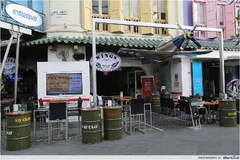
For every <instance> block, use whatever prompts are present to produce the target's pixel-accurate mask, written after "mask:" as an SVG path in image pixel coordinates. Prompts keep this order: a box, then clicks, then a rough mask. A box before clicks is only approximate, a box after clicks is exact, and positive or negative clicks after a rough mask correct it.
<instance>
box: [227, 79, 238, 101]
mask: <svg viewBox="0 0 240 160" xmlns="http://www.w3.org/2000/svg"><path fill="white" fill-rule="evenodd" d="M227 91H228V92H229V93H230V97H236V96H237V82H236V81H234V82H232V85H230V86H229V87H228V90H227Z"/></svg>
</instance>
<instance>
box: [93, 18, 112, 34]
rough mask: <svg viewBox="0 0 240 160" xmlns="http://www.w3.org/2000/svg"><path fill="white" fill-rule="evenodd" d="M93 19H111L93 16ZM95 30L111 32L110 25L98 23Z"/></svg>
mask: <svg viewBox="0 0 240 160" xmlns="http://www.w3.org/2000/svg"><path fill="white" fill-rule="evenodd" d="M92 18H101V19H110V18H109V16H108V15H99V14H93V16H92ZM95 29H96V31H97V32H109V24H106V23H96V26H95Z"/></svg>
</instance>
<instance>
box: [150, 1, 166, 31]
mask: <svg viewBox="0 0 240 160" xmlns="http://www.w3.org/2000/svg"><path fill="white" fill-rule="evenodd" d="M166 8H167V2H166V0H153V20H154V22H155V23H161V24H166V23H167V9H166ZM154 34H160V35H166V34H167V29H166V28H154Z"/></svg>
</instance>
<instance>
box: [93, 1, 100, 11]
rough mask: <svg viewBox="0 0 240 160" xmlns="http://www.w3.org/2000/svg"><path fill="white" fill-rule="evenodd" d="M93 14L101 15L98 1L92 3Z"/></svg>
mask: <svg viewBox="0 0 240 160" xmlns="http://www.w3.org/2000/svg"><path fill="white" fill-rule="evenodd" d="M92 12H93V14H99V5H98V0H93V1H92Z"/></svg>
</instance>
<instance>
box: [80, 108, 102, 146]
mask: <svg viewBox="0 0 240 160" xmlns="http://www.w3.org/2000/svg"><path fill="white" fill-rule="evenodd" d="M81 116H82V142H83V143H86V144H90V143H92V144H93V143H99V142H101V141H102V123H101V109H100V108H97V109H85V108H83V109H81Z"/></svg>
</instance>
